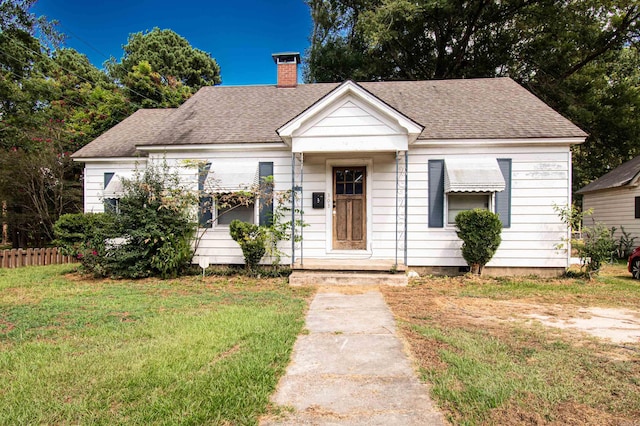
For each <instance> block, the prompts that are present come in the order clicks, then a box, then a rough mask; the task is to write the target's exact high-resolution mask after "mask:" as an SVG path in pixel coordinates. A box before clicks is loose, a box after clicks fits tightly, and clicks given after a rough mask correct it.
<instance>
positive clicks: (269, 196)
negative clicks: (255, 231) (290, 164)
mask: <svg viewBox="0 0 640 426" xmlns="http://www.w3.org/2000/svg"><path fill="white" fill-rule="evenodd" d="M258 173H259V176H260V226H271V224H272V221H273V185H266V184H265V182H264V178H266V177H268V176H273V162H260V164H259V169H258Z"/></svg>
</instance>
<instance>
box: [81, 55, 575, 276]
mask: <svg viewBox="0 0 640 426" xmlns="http://www.w3.org/2000/svg"><path fill="white" fill-rule="evenodd" d="M274 60H275V62H276V64H277V68H278V83H277V85H273V86H237V87H224V86H218V87H204V88H202V89H200V90H199V91H198V92H197V93H196V94H195V95H193V96H192V97H191V98H190V99H189V100H188V101H186V102H185V103H184V104H183V105H182V106H180V107H179V108H177V109H175V110H140V111H137V112H136V113H135V114H133V115H131V116H130V117H129V118H127V119H126V120H124V121H123V122H121V123H120V124H118V125H117V126H115V127H114V128H112V129H110V130H109V131H107V132H106V133H104V134H103V135H101V136H100V137H98V138H97V139H95V140H94V141H92V142H91V143H90V144H88V145H87V146H85V147H84V148H82V149H80V150H79V151H77V152H76V153H75V154H74V155H73V158H74V159H75V160H76V161H80V162H83V163H84V165H85V172H84V196H85V198H84V199H85V211H87V212H101V211H103V209H104V208H105V200H108V199H113V198H116V197H117V192H118V190H119V188H118V177H119V176H130V175H131V174H132V173H133V169H134V167H135V164H136V163H139V164H141V165H144V164H146V163H148V162H151V161H157V160H159V159H166V161H168V162H171V163H172V164H176V165H177V164H179V162H180V161H181V160H198V161H201V162H203V163H206V164H207V166H206V169H207V170H209V172H210V173H212V174H213V175H214V176H215V177H216V179H218V182H219V184H220V185H219V187H220V188H224V190H226V191H232V190H233V189H234V188H235V189H237V188H238V187H239V185H241V184H247V183H250V182H254V181H256V179H259V178H260V177H262V176H266V175H272V176H273V179H274V185H275V188H274V189H275V191H284V190H290V189H293V190H294V191H295V192H296V193H297V199H298V200H299V201H298V206H296V207H300V205H299V204H300V203H301V210H302V213H301V215H302V217H301V219H302V220H303V221H304V223H306V225H307V226H306V227H304V228H302V229H296V232H297V233H299V234H302V235H301V236H302V241H301V242H299V243H296V244H292V243H288V245H287V247H285V248H284V249H285V251H286V252H287V254H288V256H289V257H288V258H285V259H283V262H285V263H291V264H295V265H300V264H302V265H304V264H305V262H307V264H308V263H312V262H321V261H327V262H330V263H331V262H333V263H336V264H338V263H340V262H342V263H345V262H346V263H350V262H354V263H355V262H360V263H359V264H364V263H366V262H369V263H371V264H376V263H384V262H390V263H391V264H394V265H403V266H404V265H407V266H408V267H410V268H412V269H415V270H418V271H423V272H430V273H458V272H459V270H460V269H461V268H463V267H465V266H466V263H465V261H464V259H463V258H462V256H461V254H460V245H461V241H460V240H459V239H458V238H457V236H456V232H455V226H454V224H453V223H454V218H455V215H456V214H457V213H458V212H459V211H461V210H465V209H471V208H475V207H480V208H486V209H489V210H491V211H495V212H497V213H498V214H499V215H500V218H501V220H502V223H503V226H504V229H503V232H502V240H503V241H502V244H501V246H500V248H499V250H498V252H497V253H496V255H495V257H494V258H493V259H492V260H491V262H490V263H489V264H488V265H487V269H486V272H487V273H492V272H493V273H506V274H518V273H523V274H532V273H533V274H538V275H553V274H558V273H561V272H563V271H564V270H565V268H566V267H567V266H568V265H569V254H568V253H567V251H566V250H558V249H557V248H556V245H557V243H559V242H560V241H561V240H562V239H563V238H564V237H566V236H567V229H566V227H565V226H564V224H563V223H562V222H561V220H560V218H559V217H558V215H557V213H556V212H555V211H554V208H553V206H554V205H568V204H570V203H571V153H570V147H571V145H573V144H578V143H582V142H583V141H584V139H585V137H586V134H585V133H584V132H583V131H582V130H580V129H579V128H578V127H576V126H575V125H573V124H572V123H571V122H569V121H568V120H566V119H565V118H564V117H562V116H561V115H560V114H558V113H557V112H555V111H554V110H553V109H551V108H550V107H549V106H547V105H546V104H544V103H543V102H542V101H540V100H539V99H538V98H536V97H535V96H534V95H532V94H531V93H530V92H528V91H527V90H526V89H524V88H523V87H521V86H519V85H518V84H517V83H515V82H514V81H513V80H511V79H509V78H491V79H468V80H440V81H394V82H366V83H365V82H362V83H359V82H353V81H345V82H343V83H326V84H301V85H298V84H297V75H296V72H297V65H298V63H299V60H300V56H299V54H297V53H283V54H275V55H274ZM190 178H191V181H192V182H193V185H194V187H195V185H198V184H199V185H200V187H201V188H202V187H204V184H205V183H206V182H205V181H203V180H202V179H200V182H198V180H197V177H196V175H195V174H194V175H193V176H191V177H190ZM213 195H215V194H213ZM214 199H215V197H214ZM214 208H215V207H214ZM272 208H273V207H272V206H265V205H260V203H259V202H258V201H256V205H255V206H254V207H252V208H249V209H244V211H242V209H238V210H237V211H236V212H237V213H234V215H236V214H237V215H239V216H240V217H241V218H242V219H243V220H247V221H250V222H254V223H265V222H266V221H267V220H268V219H269V210H271V209H272ZM234 215H230V216H227V217H225V218H224V219H220V220H218V221H213V223H212V221H208V223H207V221H206V219H207V217H206V215H205V216H204V217H203V218H204V219H205V220H204V221H203V226H204V227H205V228H204V229H202V231H203V232H204V237H203V238H202V240H201V242H200V244H199V246H198V250H197V255H198V256H207V257H208V258H209V259H210V261H211V263H216V264H240V263H242V253H241V251H240V248H239V247H238V246H237V244H236V243H235V242H234V241H233V240H232V239H231V238H230V237H229V232H228V223H229V221H230V220H231V219H232V218H233V217H234ZM215 216H216V215H215V214H214V215H213V217H215ZM298 218H300V217H298ZM205 223H206V224H205ZM195 261H196V262H197V259H196V260H195Z"/></svg>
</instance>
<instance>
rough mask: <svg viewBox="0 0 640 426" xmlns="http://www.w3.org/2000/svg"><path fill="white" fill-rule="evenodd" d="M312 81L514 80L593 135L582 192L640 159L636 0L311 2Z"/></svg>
mask: <svg viewBox="0 0 640 426" xmlns="http://www.w3.org/2000/svg"><path fill="white" fill-rule="evenodd" d="M307 3H308V4H309V7H310V9H311V16H312V19H313V23H314V25H313V31H312V34H311V47H310V48H309V49H308V50H307V52H306V58H305V62H306V68H305V80H306V81H308V82H329V81H343V80H345V79H348V78H351V79H355V80H359V81H378V80H422V79H426V80H428V79H441V78H473V77H494V76H510V77H512V78H514V79H515V80H516V81H518V82H519V83H520V84H522V85H524V86H525V87H526V88H527V89H529V90H530V91H531V92H533V93H534V94H536V95H537V96H539V97H540V98H542V100H544V101H545V102H547V103H548V104H549V105H551V106H552V107H553V108H555V109H556V110H558V111H560V112H561V113H562V114H563V115H565V116H566V117H568V118H569V119H571V120H572V121H574V122H575V123H576V124H578V125H579V126H580V127H582V128H583V129H584V130H585V131H587V132H588V133H590V134H591V136H590V137H589V139H588V140H587V142H586V143H585V144H584V145H583V146H578V147H576V148H575V153H576V155H575V157H574V159H575V167H574V180H573V182H574V189H577V188H579V187H581V186H583V185H584V184H586V183H588V182H589V181H591V180H593V179H594V178H597V177H599V176H601V175H602V174H603V173H604V172H606V171H608V170H610V169H612V168H614V167H616V166H617V165H619V164H620V163H621V162H623V161H625V160H627V159H629V158H631V157H633V156H634V155H638V154H640V136H638V132H637V128H638V122H637V117H636V116H637V114H635V112H634V111H635V108H636V105H637V103H638V100H639V99H640V98H639V96H640V95H639V93H638V90H637V88H638V69H639V68H638V53H637V43H638V40H640V33H639V31H640V26H639V25H640V24H639V22H640V3H638V2H637V1H636V0H581V1H573V0H537V1H536V0H534V1H532V0H503V1H495V0H490V1H487V0H471V1H460V0H438V1H432V0H308V1H307Z"/></svg>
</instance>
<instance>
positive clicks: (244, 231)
mask: <svg viewBox="0 0 640 426" xmlns="http://www.w3.org/2000/svg"><path fill="white" fill-rule="evenodd" d="M229 234H230V235H231V238H233V240H234V241H235V242H237V243H238V244H239V245H240V248H241V249H242V255H243V256H244V263H245V265H246V267H247V269H248V270H250V271H251V270H254V269H255V267H256V266H257V265H258V264H259V263H260V260H261V259H262V256H264V254H265V252H266V251H267V246H266V243H267V236H266V234H265V231H264V229H263V228H261V227H259V226H258V225H254V224H251V223H246V222H242V221H239V220H237V219H236V220H233V221H231V223H230V224H229Z"/></svg>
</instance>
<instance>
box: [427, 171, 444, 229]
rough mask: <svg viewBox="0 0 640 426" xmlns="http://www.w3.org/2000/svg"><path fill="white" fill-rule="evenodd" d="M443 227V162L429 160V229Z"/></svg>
mask: <svg viewBox="0 0 640 426" xmlns="http://www.w3.org/2000/svg"><path fill="white" fill-rule="evenodd" d="M442 227H444V160H429V228H442Z"/></svg>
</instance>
